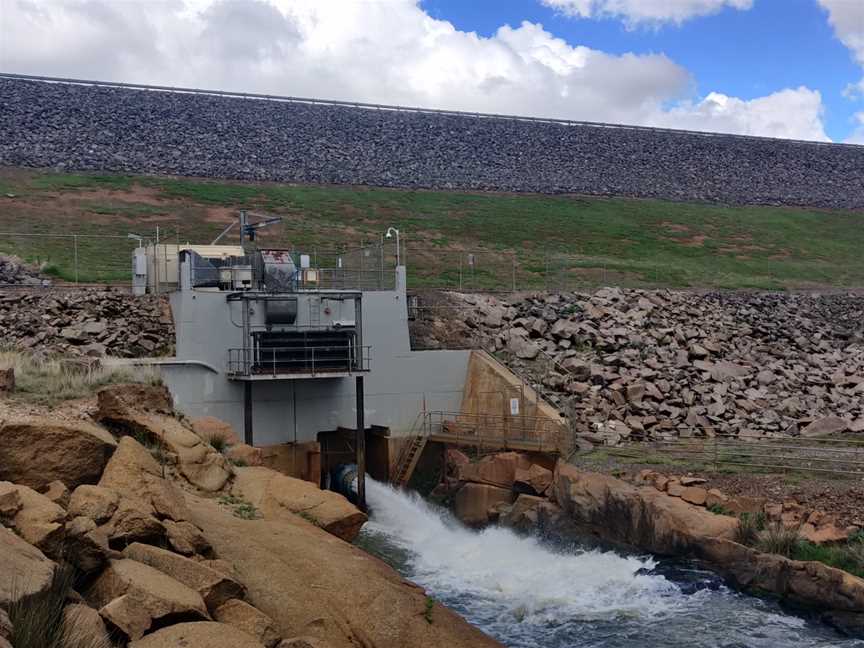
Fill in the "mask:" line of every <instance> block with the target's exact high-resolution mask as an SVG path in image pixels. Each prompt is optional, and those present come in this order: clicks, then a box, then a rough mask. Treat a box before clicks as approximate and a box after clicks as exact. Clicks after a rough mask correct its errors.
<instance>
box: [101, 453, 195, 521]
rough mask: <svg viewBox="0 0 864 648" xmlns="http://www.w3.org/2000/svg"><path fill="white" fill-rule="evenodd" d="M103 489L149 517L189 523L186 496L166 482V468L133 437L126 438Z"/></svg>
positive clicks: (108, 468)
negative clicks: (164, 474) (164, 471)
mask: <svg viewBox="0 0 864 648" xmlns="http://www.w3.org/2000/svg"><path fill="white" fill-rule="evenodd" d="M99 486H101V487H103V488H107V489H110V490H113V491H115V492H117V493H118V494H120V495H121V496H122V497H123V498H124V499H126V500H127V501H128V502H130V503H132V504H133V505H134V506H135V507H136V508H138V509H139V510H140V511H142V512H143V513H145V514H148V515H153V516H155V517H157V518H159V519H163V518H168V519H170V520H174V521H180V520H188V519H189V508H188V507H187V506H186V501H185V500H184V499H183V493H182V492H181V491H180V490H179V489H178V488H177V487H176V486H175V485H174V484H172V483H171V482H169V481H168V480H166V479H164V478H163V472H162V468H161V467H160V466H159V464H157V463H156V460H155V459H153V457H152V456H151V455H150V453H149V452H147V450H146V449H145V448H144V446H142V445H141V444H140V443H138V442H137V441H136V440H135V439H133V438H132V437H123V438H122V439H120V443H119V444H118V445H117V450H116V451H115V452H114V455H113V456H112V457H111V461H109V462H108V465H107V466H106V467H105V471H104V472H103V473H102V479H100V480H99Z"/></svg>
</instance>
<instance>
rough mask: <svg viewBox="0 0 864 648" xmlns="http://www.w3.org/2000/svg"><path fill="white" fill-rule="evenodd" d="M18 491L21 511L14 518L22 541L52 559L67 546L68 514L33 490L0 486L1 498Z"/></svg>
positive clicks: (1, 483)
mask: <svg viewBox="0 0 864 648" xmlns="http://www.w3.org/2000/svg"><path fill="white" fill-rule="evenodd" d="M10 491H15V492H17V494H18V501H19V502H20V503H21V507H20V508H19V510H18V512H17V513H16V514H15V517H14V518H12V525H13V526H14V527H15V530H16V531H17V532H18V535H20V536H21V537H22V538H24V539H25V540H26V541H27V542H29V543H30V544H32V545H33V546H34V547H37V548H39V549H40V550H42V551H44V552H45V553H47V554H48V555H53V554H54V552H55V551H57V550H59V549H60V546H61V545H62V542H63V522H64V521H65V519H66V511H64V510H63V508H62V507H60V506H57V504H55V503H54V502H52V501H51V500H49V499H48V498H47V497H45V496H44V495H40V494H39V493H37V492H36V491H35V490H33V489H32V488H28V487H27V486H20V485H18V484H12V483H9V482H0V497H3V496H4V495H6V497H7V498H8V497H9V495H8V493H9V492H10Z"/></svg>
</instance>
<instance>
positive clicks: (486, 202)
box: [0, 169, 864, 289]
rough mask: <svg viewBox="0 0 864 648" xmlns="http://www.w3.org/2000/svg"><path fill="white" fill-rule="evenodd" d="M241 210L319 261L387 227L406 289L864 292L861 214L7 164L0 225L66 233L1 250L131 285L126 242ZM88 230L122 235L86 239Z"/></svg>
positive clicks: (6, 244) (18, 241)
mask: <svg viewBox="0 0 864 648" xmlns="http://www.w3.org/2000/svg"><path fill="white" fill-rule="evenodd" d="M10 196H11V197H10ZM240 208H247V209H251V210H253V211H254V210H257V211H262V212H267V213H270V214H278V215H282V216H283V217H285V221H284V223H283V224H282V225H281V226H279V227H276V228H273V229H271V230H269V231H266V232H265V233H264V234H263V238H262V241H263V242H264V243H265V244H272V245H279V246H284V247H294V248H302V249H304V250H307V251H315V253H316V255H317V256H318V257H319V258H318V260H319V262H320V264H321V265H324V264H326V263H327V262H328V260H329V258H330V256H332V253H333V251H334V246H340V245H344V246H348V245H350V246H356V245H357V244H359V243H361V242H366V243H369V242H372V241H379V240H380V239H381V235H382V233H383V232H384V230H385V229H386V228H387V227H389V226H395V227H398V228H399V229H400V230H401V232H402V233H403V235H404V242H405V244H406V247H407V258H408V262H409V273H410V274H409V281H410V282H411V285H412V286H414V287H423V286H430V287H457V286H459V285H460V283H461V285H462V286H463V287H466V288H498V289H508V288H511V287H512V286H513V284H514V282H515V284H516V286H517V287H518V288H544V287H550V288H575V287H579V286H584V287H590V286H593V285H599V284H618V285H637V286H638V285H656V286H672V287H686V286H696V287H722V288H790V287H813V286H860V285H862V284H864V266H862V265H861V264H860V250H861V249H864V227H862V225H864V213H861V212H854V211H840V210H834V211H830V210H817V209H796V208H788V207H764V206H759V207H756V206H751V207H724V206H719V205H703V204H689V203H674V202H664V201H656V200H634V199H617V198H597V197H590V198H589V197H577V196H563V195H562V196H545V195H531V194H524V195H521V194H520V195H515V194H493V193H466V192H455V191H406V190H390V189H374V188H365V187H344V186H336V187H330V186H293V185H284V184H255V183H240V182H221V181H220V182H217V181H207V180H197V179H174V178H161V177H148V176H124V175H104V174H58V173H43V172H36V171H29V170H15V169H5V170H0V232H10V231H16V232H25V233H44V234H55V235H56V234H64V235H67V237H66V238H35V237H12V236H8V235H6V234H0V252H6V253H16V254H18V255H20V256H22V257H25V258H27V259H29V260H34V261H36V260H38V261H40V262H43V263H47V264H49V267H50V268H51V272H52V273H53V274H55V276H58V277H60V278H62V279H66V280H71V279H74V254H75V250H74V249H73V247H77V254H78V259H79V268H78V279H79V280H80V281H122V280H128V277H129V265H130V262H129V252H130V251H131V249H132V246H134V244H135V242H134V241H133V240H131V239H128V238H126V237H127V234H129V233H133V234H138V235H143V236H151V237H152V236H154V235H155V228H156V226H157V225H158V226H159V227H160V230H161V238H162V240H167V241H170V242H174V241H183V242H185V241H190V242H195V243H207V242H210V241H212V240H213V239H214V238H215V237H216V235H217V234H218V233H219V232H220V231H221V230H222V228H223V227H224V226H225V225H226V224H227V223H228V222H230V220H231V219H232V218H233V217H234V211H235V210H237V209H240ZM71 234H78V235H80V236H79V238H78V239H77V241H75V246H73V241H72V240H71V238H70V237H69V235H71ZM97 234H98V235H113V236H117V237H120V238H117V239H114V240H113V241H111V242H106V241H105V240H104V239H103V240H100V239H95V238H87V235H97ZM229 238H230V237H229ZM232 240H233V239H232ZM469 253H471V254H473V255H474V256H473V259H472V262H469V259H468V254H469ZM514 255H515V257H514ZM514 259H515V260H514ZM460 265H461V270H460Z"/></svg>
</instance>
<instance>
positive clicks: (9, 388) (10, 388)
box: [0, 367, 15, 396]
mask: <svg viewBox="0 0 864 648" xmlns="http://www.w3.org/2000/svg"><path fill="white" fill-rule="evenodd" d="M14 391H15V367H9V368H8V369H0V396H4V395H5V394H11V393H12V392H14Z"/></svg>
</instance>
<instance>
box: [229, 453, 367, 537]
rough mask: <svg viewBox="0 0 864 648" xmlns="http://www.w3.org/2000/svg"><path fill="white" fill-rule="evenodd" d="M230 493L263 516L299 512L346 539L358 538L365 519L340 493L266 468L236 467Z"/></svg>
mask: <svg viewBox="0 0 864 648" xmlns="http://www.w3.org/2000/svg"><path fill="white" fill-rule="evenodd" d="M232 492H233V493H235V494H236V495H239V496H241V497H243V498H244V499H246V500H248V501H249V502H250V503H251V504H252V505H254V506H255V507H256V508H257V509H258V510H259V511H260V512H261V513H262V515H263V516H264V517H265V518H279V517H281V516H284V515H286V514H291V515H292V516H293V515H301V516H302V517H304V518H306V519H308V520H309V521H311V522H313V523H314V524H315V525H317V526H319V527H321V528H322V529H324V530H325V531H327V532H328V533H332V534H333V535H335V536H337V537H339V538H342V539H343V540H346V541H347V542H351V541H352V540H354V538H356V537H357V534H358V533H359V532H360V528H361V527H362V526H363V524H365V522H366V520H367V517H366V514H365V513H363V512H362V511H361V510H360V509H358V508H357V507H356V506H354V505H353V504H352V503H351V502H349V501H348V500H347V499H345V498H344V497H343V496H342V495H339V494H338V493H334V492H332V491H326V490H321V489H320V488H318V487H317V486H315V484H312V483H310V482H307V481H304V480H302V479H294V478H293V477H288V476H287V475H283V474H282V473H278V472H276V471H275V470H270V469H269V468H263V467H249V468H238V469H237V477H236V479H235V483H234V487H233V490H232Z"/></svg>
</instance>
